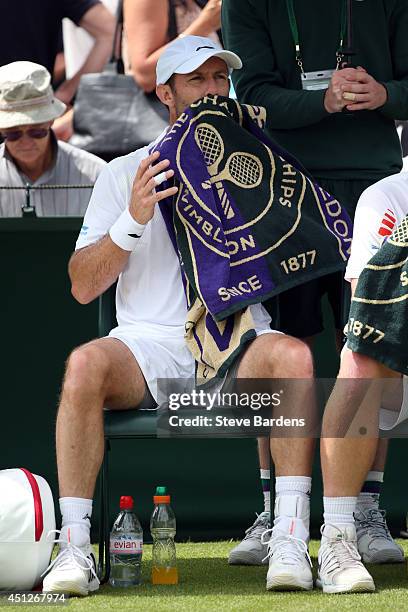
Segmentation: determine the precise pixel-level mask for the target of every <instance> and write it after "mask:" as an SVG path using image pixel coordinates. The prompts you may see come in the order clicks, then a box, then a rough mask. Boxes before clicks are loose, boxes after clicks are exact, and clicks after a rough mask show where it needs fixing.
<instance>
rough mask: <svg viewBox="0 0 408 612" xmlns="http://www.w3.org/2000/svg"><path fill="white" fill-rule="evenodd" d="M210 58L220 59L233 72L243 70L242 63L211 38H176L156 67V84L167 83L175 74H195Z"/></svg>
mask: <svg viewBox="0 0 408 612" xmlns="http://www.w3.org/2000/svg"><path fill="white" fill-rule="evenodd" d="M210 57H220V58H221V59H223V60H224V62H225V63H226V64H227V66H228V68H229V69H230V72H231V70H233V69H235V70H237V69H239V68H242V61H241V59H240V58H239V57H238V55H236V54H235V53H233V52H232V51H225V50H224V49H223V48H222V47H221V46H220V45H218V44H217V43H215V42H214V41H213V40H212V39H211V38H205V37H203V36H182V37H181V38H176V40H174V41H173V42H171V43H170V44H169V45H168V47H167V48H166V49H165V50H164V51H163V53H162V54H161V56H160V57H159V61H158V62H157V67H156V84H157V85H163V84H164V83H167V81H168V80H169V78H170V77H171V76H172V75H173V74H188V73H189V72H194V70H196V68H199V66H201V65H202V64H204V62H206V61H207V60H208V59H210Z"/></svg>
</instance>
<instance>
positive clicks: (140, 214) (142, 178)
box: [129, 151, 178, 225]
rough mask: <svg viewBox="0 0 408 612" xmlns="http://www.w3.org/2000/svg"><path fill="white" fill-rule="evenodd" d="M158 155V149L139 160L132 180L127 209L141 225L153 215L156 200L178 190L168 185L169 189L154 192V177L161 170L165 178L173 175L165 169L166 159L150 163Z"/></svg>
mask: <svg viewBox="0 0 408 612" xmlns="http://www.w3.org/2000/svg"><path fill="white" fill-rule="evenodd" d="M159 157H160V152H159V151H155V152H154V153H153V154H152V155H149V157H146V159H144V160H143V161H142V162H141V164H140V166H139V168H138V171H137V173H136V176H135V180H134V182H133V187H132V195H131V196H130V203H129V210H130V214H131V215H132V217H133V218H134V220H135V221H137V223H141V224H142V225H146V223H147V222H148V221H150V219H151V218H152V217H153V215H154V207H155V206H156V204H157V202H160V200H164V199H165V198H168V197H170V196H174V195H176V193H177V191H178V187H169V189H164V190H163V191H159V192H158V193H156V191H155V189H154V188H155V187H156V185H157V183H156V181H155V179H154V177H155V176H157V175H159V174H160V173H161V172H165V175H166V179H169V178H171V177H172V176H173V175H174V170H167V171H166V168H168V166H169V164H170V162H169V160H168V159H163V161H161V162H158V163H156V165H154V166H153V165H152V164H154V163H155V162H157V160H158V159H159Z"/></svg>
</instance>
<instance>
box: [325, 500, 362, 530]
mask: <svg viewBox="0 0 408 612" xmlns="http://www.w3.org/2000/svg"><path fill="white" fill-rule="evenodd" d="M356 505H357V497H323V508H324V514H323V521H324V523H325V524H329V525H350V524H354V512H355V510H356Z"/></svg>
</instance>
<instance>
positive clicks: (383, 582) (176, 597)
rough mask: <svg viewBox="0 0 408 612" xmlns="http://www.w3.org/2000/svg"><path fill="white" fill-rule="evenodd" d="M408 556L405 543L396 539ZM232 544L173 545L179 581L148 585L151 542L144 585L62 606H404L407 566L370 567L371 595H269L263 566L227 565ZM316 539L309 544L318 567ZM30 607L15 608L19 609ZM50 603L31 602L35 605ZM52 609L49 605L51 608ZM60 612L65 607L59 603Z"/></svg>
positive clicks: (249, 610)
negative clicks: (372, 585)
mask: <svg viewBox="0 0 408 612" xmlns="http://www.w3.org/2000/svg"><path fill="white" fill-rule="evenodd" d="M399 542H400V543H401V544H402V545H403V547H404V549H405V554H406V555H408V541H407V540H399ZM233 545H234V543H231V542H206V543H187V544H177V557H178V567H179V576H180V583H179V584H178V585H177V586H153V585H152V584H151V583H150V562H151V549H152V547H151V546H145V551H144V554H143V584H142V585H141V586H140V587H135V588H131V589H116V588H115V589H114V588H112V587H110V586H107V585H105V586H103V587H101V589H100V590H99V591H97V592H96V594H93V595H91V596H89V597H88V598H85V599H80V598H73V599H71V600H70V601H69V604H68V607H65V609H67V610H70V611H71V612H74V611H81V612H82V611H84V612H87V611H88V610H89V611H90V612H91V611H95V612H98V611H99V610H100V611H102V610H118V611H119V610H141V611H145V610H146V611H149V612H150V611H155V612H167V611H173V610H174V611H177V612H184V611H185V612H195V611H196V610H203V611H204V610H205V611H206V612H213V611H214V612H224V611H225V612H227V611H228V612H229V611H231V612H236V611H239V612H263V611H266V610H268V611H269V610H277V611H281V610H284V611H286V610H301V611H303V610H306V611H308V610H310V611H312V610H313V611H314V610H322V611H323V610H324V611H326V610H336V611H341V610H355V611H359V610H370V611H371V610H375V611H377V610H381V611H382V610H408V575H407V568H406V565H405V564H401V565H399V564H398V565H388V566H387V565H382V566H370V571H371V572H372V574H373V576H374V580H375V582H376V587H377V591H376V592H375V593H373V594H364V593H359V594H355V595H323V594H322V593H321V592H320V591H318V590H313V591H312V592H310V593H271V592H267V591H266V590H265V577H266V569H267V568H266V567H230V566H228V564H227V561H226V559H227V555H228V551H229V550H230V549H231V548H232V547H233ZM95 548H96V547H95ZM317 549H318V542H317V541H313V542H312V544H311V554H312V560H313V563H314V566H316V564H317V562H316V556H317ZM32 608H33V606H32V605H30V606H27V605H26V606H18V609H19V610H28V609H32ZM46 608H47V609H48V610H50V606H47V607H45V606H39V605H37V606H35V609H36V610H38V609H46ZM51 608H53V606H52V607H51ZM56 609H59V610H62V609H64V607H61V606H58V608H56Z"/></svg>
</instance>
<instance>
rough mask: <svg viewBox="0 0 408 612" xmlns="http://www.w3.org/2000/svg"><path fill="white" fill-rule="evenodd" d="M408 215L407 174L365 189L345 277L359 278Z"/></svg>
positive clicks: (355, 223)
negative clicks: (385, 241)
mask: <svg viewBox="0 0 408 612" xmlns="http://www.w3.org/2000/svg"><path fill="white" fill-rule="evenodd" d="M407 214H408V172H401V173H400V174H393V175H392V176H388V177H387V178H385V179H382V180H381V181H379V182H378V183H375V184H374V185H371V186H370V187H368V189H366V190H365V191H364V192H363V193H362V194H361V197H360V199H359V201H358V204H357V208H356V215H355V218H354V229H353V242H352V245H351V255H350V259H349V261H348V264H347V268H346V274H345V278H346V280H348V281H350V280H351V279H352V278H358V277H359V276H360V274H361V272H362V271H363V269H364V268H365V266H366V265H367V263H368V261H369V260H370V259H371V257H373V255H375V253H376V252H377V251H378V250H379V249H380V247H381V245H382V244H383V242H384V240H386V239H387V238H388V237H389V236H390V235H391V234H392V232H393V231H394V229H395V228H396V227H397V226H398V225H399V224H400V223H401V221H402V219H403V218H404V217H405V216H406V215H407Z"/></svg>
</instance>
